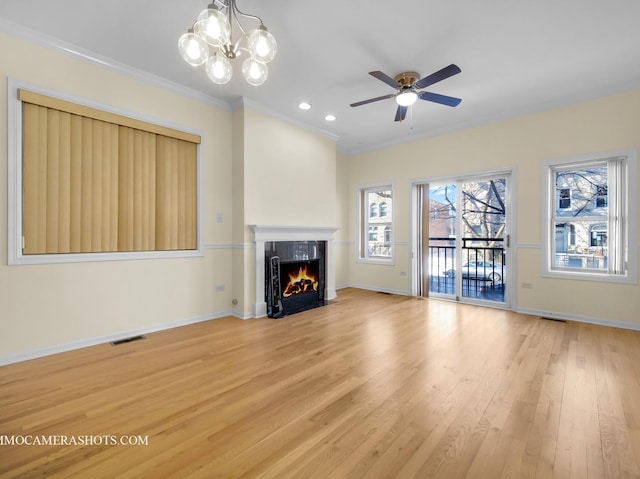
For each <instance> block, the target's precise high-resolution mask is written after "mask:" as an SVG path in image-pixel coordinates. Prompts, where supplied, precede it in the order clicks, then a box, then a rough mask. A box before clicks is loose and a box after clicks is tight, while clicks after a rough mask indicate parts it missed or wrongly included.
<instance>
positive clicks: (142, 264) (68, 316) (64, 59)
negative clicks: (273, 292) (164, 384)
mask: <svg viewBox="0 0 640 479" xmlns="http://www.w3.org/2000/svg"><path fill="white" fill-rule="evenodd" d="M0 58H2V62H0V92H1V93H0V112H3V113H2V114H0V134H1V135H2V144H3V145H6V141H7V117H6V111H7V95H6V91H7V77H11V78H13V79H15V80H19V81H23V82H29V83H33V84H35V85H37V86H39V87H43V88H48V89H52V90H55V91H58V92H60V93H62V94H67V95H72V96H74V97H76V98H82V99H85V100H88V101H93V102H99V103H100V104H103V105H107V106H110V107H112V108H117V109H121V110H124V111H127V112H132V113H134V114H136V115H142V116H146V117H149V118H153V119H156V120H157V121H160V122H163V121H164V122H170V123H171V124H175V125H181V126H182V127H184V128H185V129H197V130H200V131H201V132H202V150H201V151H202V162H203V178H202V186H203V201H202V208H203V224H202V230H203V243H204V244H205V245H211V246H213V247H211V248H208V249H205V251H204V252H205V255H204V257H198V258H189V259H157V260H156V259H154V260H143V261H112V262H102V263H78V264H49V265H37V266H24V265H21V266H7V176H6V175H7V148H6V147H2V148H0V360H2V359H3V358H4V359H5V360H7V358H8V359H9V360H11V358H15V357H20V355H23V356H24V355H26V356H28V355H29V353H31V352H34V351H35V352H37V351H43V350H47V348H52V349H53V350H55V348H57V347H60V346H63V345H71V346H73V345H78V344H81V343H82V342H87V341H89V342H91V341H92V340H94V339H95V338H102V337H109V336H113V335H118V334H120V333H125V332H130V331H138V330H152V329H154V328H158V327H163V325H168V324H175V323H178V322H187V321H193V320H198V319H205V318H207V317H212V316H215V315H219V314H222V313H224V312H225V311H229V310H230V308H231V294H232V292H231V281H232V269H231V268H232V265H231V255H230V252H229V250H227V249H224V248H223V249H221V248H219V247H218V248H216V247H215V245H224V244H230V243H231V240H232V235H231V221H230V220H231V203H232V201H231V199H232V197H231V185H232V182H231V112H229V111H224V110H221V109H218V108H215V107H212V106H209V105H207V104H204V103H202V102H199V101H194V100H191V99H189V98H187V97H184V96H181V95H177V94H174V93H170V92H168V91H166V90H163V89H162V88H158V87H155V86H153V85H150V84H149V83H143V82H140V81H136V80H134V79H132V78H130V77H128V76H125V75H121V74H118V73H116V72H115V71H113V70H109V69H105V68H103V67H99V66H97V65H94V64H91V63H89V62H86V61H82V60H79V59H76V58H75V57H72V56H69V55H65V54H61V53H58V52H56V51H52V50H49V49H45V48H42V47H40V46H36V45H33V44H30V43H26V42H24V41H21V40H18V39H15V38H13V37H8V36H5V35H0ZM218 212H220V213H223V216H224V218H226V219H227V220H226V221H225V222H223V223H222V224H220V223H217V222H216V221H215V218H216V213H218ZM221 284H224V285H225V291H223V292H215V286H216V285H221Z"/></svg>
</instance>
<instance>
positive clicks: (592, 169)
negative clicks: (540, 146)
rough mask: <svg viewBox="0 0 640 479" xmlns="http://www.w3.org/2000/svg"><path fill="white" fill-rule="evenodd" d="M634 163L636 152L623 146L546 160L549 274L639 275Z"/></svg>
mask: <svg viewBox="0 0 640 479" xmlns="http://www.w3.org/2000/svg"><path fill="white" fill-rule="evenodd" d="M636 163H637V159H636V155H635V152H622V153H620V154H612V155H610V156H609V155H607V156H603V157H591V158H580V159H576V160H571V159H568V160H558V161H551V162H546V163H545V164H544V169H545V175H547V178H548V182H547V185H548V188H547V202H548V207H547V219H546V222H545V224H546V227H545V238H546V239H545V241H544V249H545V263H544V271H543V273H544V274H545V275H549V276H559V277H572V278H574V279H588V280H601V281H614V282H635V281H637V259H635V258H636V256H637V254H636V248H635V247H631V245H635V244H636V239H635V238H636V236H637V233H636V226H635V216H634V215H630V214H629V205H632V204H635V188H636V186H635V183H636V181H637V180H636V178H637V175H636V171H637V165H636ZM563 232H564V233H563Z"/></svg>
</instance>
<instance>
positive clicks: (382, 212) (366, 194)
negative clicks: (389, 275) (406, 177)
mask: <svg viewBox="0 0 640 479" xmlns="http://www.w3.org/2000/svg"><path fill="white" fill-rule="evenodd" d="M392 205H393V189H392V186H391V185H382V186H371V187H365V188H361V189H360V211H361V212H362V213H363V214H361V215H360V217H361V224H360V242H359V246H360V251H359V258H360V260H364V261H371V262H383V263H389V262H391V261H392V259H393V241H392V238H393V214H392V211H393V208H392ZM364 212H368V213H369V214H364ZM374 212H375V214H374Z"/></svg>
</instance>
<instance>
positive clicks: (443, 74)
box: [414, 63, 462, 89]
mask: <svg viewBox="0 0 640 479" xmlns="http://www.w3.org/2000/svg"><path fill="white" fill-rule="evenodd" d="M461 71H462V70H460V67H459V66H458V65H454V64H453V63H452V64H451V65H449V66H448V67H444V68H443V69H442V70H438V71H437V72H435V73H432V74H431V75H428V76H426V77H424V78H421V79H420V80H418V81H417V82H415V83H414V86H415V87H416V88H418V89H420V88H426V87H428V86H429V85H433V84H434V83H438V82H439V81H442V80H446V79H447V78H449V77H452V76H453V75H457V74H458V73H460V72H461Z"/></svg>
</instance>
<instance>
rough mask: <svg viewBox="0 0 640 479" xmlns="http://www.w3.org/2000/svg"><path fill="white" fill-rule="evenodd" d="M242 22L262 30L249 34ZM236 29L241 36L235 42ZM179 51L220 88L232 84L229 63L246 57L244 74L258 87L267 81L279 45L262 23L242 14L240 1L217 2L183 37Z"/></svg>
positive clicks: (199, 16)
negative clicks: (270, 63) (239, 5)
mask: <svg viewBox="0 0 640 479" xmlns="http://www.w3.org/2000/svg"><path fill="white" fill-rule="evenodd" d="M241 19H242V20H249V21H253V22H258V26H257V27H255V28H253V29H252V30H248V29H247V30H245V27H244V26H243V25H242V23H241V21H240V20H241ZM234 28H235V29H236V30H237V31H239V32H240V33H239V35H238V37H239V38H238V39H236V40H235V41H234V38H233V34H234ZM178 50H179V52H180V55H181V56H182V58H183V59H184V60H185V61H186V62H187V63H188V64H190V65H192V66H194V67H197V66H200V65H203V64H204V65H205V70H206V73H207V76H208V77H209V79H210V80H211V81H212V82H214V83H217V84H219V85H224V84H225V83H228V82H229V80H231V77H232V75H233V67H232V65H231V62H230V61H229V60H233V59H234V58H236V57H238V56H241V55H246V56H247V58H246V59H245V60H244V61H243V62H242V74H243V76H244V78H245V80H246V81H247V83H249V84H250V85H255V86H257V85H262V84H263V83H264V82H265V81H266V80H267V77H268V76H269V70H268V68H267V63H269V62H271V61H272V60H273V59H274V58H275V56H276V52H277V50H278V44H277V42H276V39H275V38H274V36H273V35H272V34H271V33H270V32H269V31H268V30H267V27H266V26H265V25H264V23H263V22H262V19H261V18H260V17H257V16H255V15H249V14H246V13H243V12H241V11H240V10H239V9H238V7H237V5H236V0H213V2H211V4H209V5H208V6H207V8H205V9H204V10H203V11H202V12H200V14H199V15H198V17H197V19H196V21H195V22H194V24H193V27H192V28H190V29H189V30H188V31H187V33H185V34H183V35H182V36H181V37H180V39H179V40H178Z"/></svg>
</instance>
